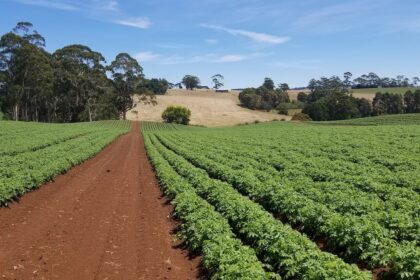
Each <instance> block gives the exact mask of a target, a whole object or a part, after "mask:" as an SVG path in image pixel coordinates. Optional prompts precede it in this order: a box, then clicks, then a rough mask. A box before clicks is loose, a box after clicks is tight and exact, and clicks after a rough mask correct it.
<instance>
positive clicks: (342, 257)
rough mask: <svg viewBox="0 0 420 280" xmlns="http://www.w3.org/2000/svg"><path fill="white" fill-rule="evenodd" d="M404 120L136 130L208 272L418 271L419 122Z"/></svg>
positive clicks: (325, 274)
mask: <svg viewBox="0 0 420 280" xmlns="http://www.w3.org/2000/svg"><path fill="white" fill-rule="evenodd" d="M406 119H407V116H406V117H405V119H402V120H398V121H395V120H393V121H389V120H388V121H387V119H386V118H380V119H377V120H376V119H375V118H373V119H372V120H369V121H368V122H366V121H365V122H363V123H361V125H359V126H358V125H357V121H355V122H356V123H355V124H353V125H349V124H348V123H346V122H344V123H340V122H336V123H332V124H331V125H320V124H316V123H308V124H301V123H280V122H273V123H268V124H258V125H246V126H237V127H233V128H213V129H202V128H187V127H182V126H180V127H179V128H178V129H173V128H177V127H176V126H174V127H173V126H170V127H168V125H166V124H164V125H159V124H152V123H145V124H144V125H143V130H142V133H143V136H144V138H145V145H146V149H147V152H148V155H149V157H150V159H151V161H152V163H153V165H154V167H155V169H156V172H157V176H158V178H159V180H160V183H161V185H162V186H163V188H164V191H165V193H166V194H167V195H169V196H170V197H171V198H173V200H172V203H173V204H174V205H175V212H176V216H177V217H178V218H179V219H180V220H181V221H182V226H181V230H180V232H179V236H181V237H182V239H184V240H185V242H186V244H187V245H188V247H190V248H191V249H192V250H194V251H198V252H200V253H201V254H202V256H203V264H204V267H205V269H206V270H208V271H209V273H210V274H211V275H213V276H214V277H215V278H222V279H240V278H244V279H270V278H273V279H277V278H278V279H279V278H282V279H372V278H373V277H374V278H375V279H420V278H419V277H420V261H419V260H420V248H419V241H420V218H419V214H420V195H419V192H420V157H419V155H420V141H419V139H420V125H418V117H416V116H412V117H411V119H410V120H411V122H412V124H413V125H395V123H399V124H402V123H403V122H404V121H406ZM416 123H417V124H416ZM342 124H345V125H342ZM381 124H388V125H381Z"/></svg>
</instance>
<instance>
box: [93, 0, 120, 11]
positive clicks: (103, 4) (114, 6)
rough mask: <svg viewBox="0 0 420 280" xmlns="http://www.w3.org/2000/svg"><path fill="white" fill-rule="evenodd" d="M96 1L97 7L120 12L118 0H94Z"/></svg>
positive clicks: (102, 9)
mask: <svg viewBox="0 0 420 280" xmlns="http://www.w3.org/2000/svg"><path fill="white" fill-rule="evenodd" d="M94 2H95V3H96V7H95V8H96V9H97V10H101V11H105V12H116V13H119V12H120V6H119V4H118V1H115V0H110V1H101V0H94Z"/></svg>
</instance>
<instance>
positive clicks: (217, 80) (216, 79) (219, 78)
mask: <svg viewBox="0 0 420 280" xmlns="http://www.w3.org/2000/svg"><path fill="white" fill-rule="evenodd" d="M211 79H212V82H213V84H214V86H213V88H214V89H216V90H217V89H219V88H221V87H223V86H224V85H225V84H224V82H223V81H224V79H225V77H223V75H222V74H216V75H214V76H212V77H211Z"/></svg>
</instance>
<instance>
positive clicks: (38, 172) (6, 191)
mask: <svg viewBox="0 0 420 280" xmlns="http://www.w3.org/2000/svg"><path fill="white" fill-rule="evenodd" d="M3 124H4V123H0V126H1V125H3ZM8 124H10V122H9V123H8ZM10 125H11V126H12V127H13V126H16V124H14V123H12V124H10ZM24 126H25V127H31V126H30V125H27V124H25V125H24ZM34 126H35V127H36V128H35V129H34V130H38V131H43V129H47V130H48V131H50V130H49V129H50V128H49V127H47V126H44V125H34ZM54 126H56V125H54ZM80 126H81V125H62V126H61V127H62V129H63V130H64V131H67V130H68V129H69V127H72V128H73V129H75V131H76V133H79V132H80ZM82 126H83V125H82ZM85 126H86V127H88V128H89V129H90V130H89V129H88V130H86V129H85V128H83V129H84V131H85V134H84V135H78V136H77V137H73V138H70V139H67V140H66V141H62V142H58V143H55V144H50V145H47V144H46V145H44V146H43V147H40V146H38V147H37V148H36V149H35V150H32V149H29V150H26V151H23V150H22V151H21V152H19V153H14V154H12V155H2V156H1V157H0V204H7V202H9V201H10V200H12V199H14V198H17V197H19V196H20V195H22V194H23V193H25V192H27V191H29V190H31V189H34V188H36V187H38V186H39V185H41V184H43V183H45V182H48V181H50V180H51V179H53V178H54V177H55V176H57V175H58V174H60V173H63V172H64V171H66V170H68V169H70V168H71V167H73V166H75V165H77V164H80V163H81V162H83V161H84V160H86V159H88V158H90V157H92V156H94V155H95V154H97V153H98V152H99V151H101V150H102V149H103V148H104V147H105V146H106V145H108V144H109V143H110V142H112V141H113V140H114V139H115V138H116V137H118V136H119V135H121V134H123V133H125V132H127V129H128V126H127V123H125V122H124V123H122V124H119V123H115V122H113V123H108V124H107V123H101V124H99V123H96V124H85ZM59 127H60V126H57V127H56V128H59ZM54 132H55V133H57V134H59V133H60V131H59V130H57V129H56V130H55V131H54ZM20 137H23V138H24V139H25V140H26V142H28V143H31V137H32V134H31V132H30V131H29V132H28V134H21V135H20ZM51 137H52V138H54V137H55V135H51ZM44 139H45V140H46V141H48V137H46V138H44ZM4 145H9V143H5V142H3V141H2V142H1V144H0V146H4ZM29 146H30V144H27V145H26V147H29Z"/></svg>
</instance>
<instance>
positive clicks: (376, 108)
mask: <svg viewBox="0 0 420 280" xmlns="http://www.w3.org/2000/svg"><path fill="white" fill-rule="evenodd" d="M346 76H347V74H345V77H344V79H343V80H342V79H341V78H339V77H338V76H332V77H329V78H327V77H322V78H320V79H319V80H316V79H312V80H311V81H310V82H309V85H308V89H309V90H310V92H309V93H306V92H300V93H299V94H298V96H297V101H294V100H290V98H289V95H288V90H289V86H288V85H287V84H286V83H282V84H279V85H278V86H277V87H276V86H275V84H274V82H273V80H272V79H270V78H265V80H264V83H263V84H262V85H261V86H260V87H258V88H247V89H244V90H243V91H242V92H241V93H240V94H239V100H240V102H241V104H242V106H244V107H247V108H249V109H253V110H266V111H270V110H277V111H278V112H279V113H280V114H286V115H287V114H288V111H289V110H290V109H302V113H304V114H306V115H308V116H309V117H310V118H311V119H312V120H316V121H328V120H343V119H351V118H362V117H369V116H378V115H383V114H401V113H420V90H416V91H411V90H409V91H407V92H406V93H405V94H404V95H402V94H393V93H377V94H376V95H375V97H374V99H373V102H370V101H369V100H367V99H365V98H356V97H354V96H353V95H352V94H351V87H349V85H348V82H347V81H346Z"/></svg>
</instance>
